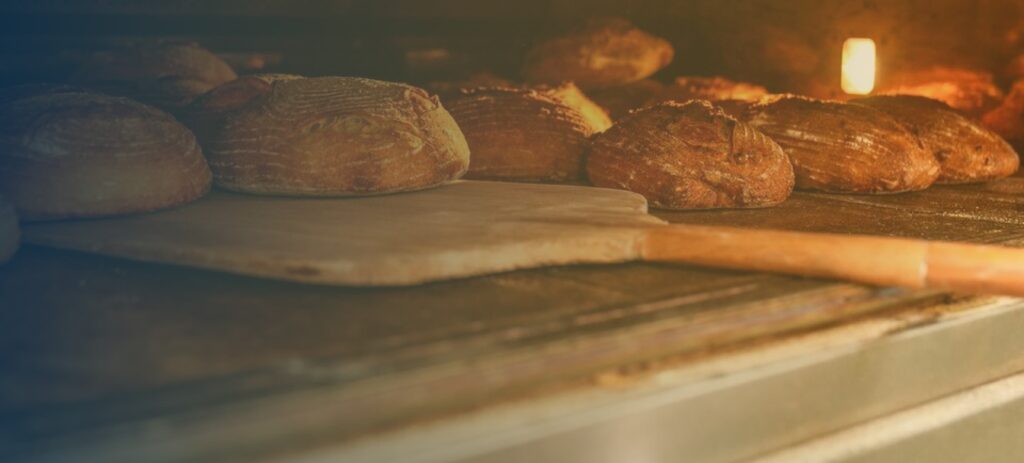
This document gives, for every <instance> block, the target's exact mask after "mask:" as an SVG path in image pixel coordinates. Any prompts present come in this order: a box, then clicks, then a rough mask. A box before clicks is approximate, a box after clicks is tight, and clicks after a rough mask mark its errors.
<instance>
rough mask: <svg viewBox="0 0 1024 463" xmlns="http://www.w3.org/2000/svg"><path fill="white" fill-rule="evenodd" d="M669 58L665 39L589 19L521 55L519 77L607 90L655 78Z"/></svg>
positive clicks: (612, 22) (622, 22)
mask: <svg viewBox="0 0 1024 463" xmlns="http://www.w3.org/2000/svg"><path fill="white" fill-rule="evenodd" d="M672 55H673V49H672V45H671V44H670V43H668V41H666V40H664V39H662V38H659V37H655V36H653V35H651V34H648V33H647V32H644V31H642V30H640V29H637V28H636V27H635V26H633V24H631V23H630V22H629V21H627V20H624V19H618V18H609V19H600V20H591V21H589V22H588V23H587V24H585V25H584V26H583V27H581V28H580V29H577V30H574V31H571V32H569V33H567V34H564V35H561V36H558V37H554V38H551V39H549V40H546V41H543V42H540V43H538V44H537V45H536V46H534V47H533V48H532V49H531V50H530V51H529V53H527V55H526V60H525V62H524V64H523V77H524V78H525V79H526V80H527V81H528V82H531V83H538V84H557V83H559V82H565V81H572V82H575V83H576V84H577V85H579V86H580V87H581V88H584V89H592V88H602V87H611V86H615V85H622V84H627V83H630V82H634V81H637V80H640V79H643V78H645V77H648V76H650V75H651V74H654V73H655V72H657V71H658V70H659V69H661V68H663V67H665V66H667V65H668V64H669V63H670V62H671V61H672Z"/></svg>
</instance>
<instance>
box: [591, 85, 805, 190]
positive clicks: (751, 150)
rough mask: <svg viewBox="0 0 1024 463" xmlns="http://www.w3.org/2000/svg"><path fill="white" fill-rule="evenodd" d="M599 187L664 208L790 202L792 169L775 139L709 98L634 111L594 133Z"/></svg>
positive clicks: (593, 161)
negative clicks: (621, 191) (641, 197)
mask: <svg viewBox="0 0 1024 463" xmlns="http://www.w3.org/2000/svg"><path fill="white" fill-rule="evenodd" d="M587 174H588V176H589V178H590V182H591V183H593V184H594V185H596V186H601V187H609V188H619V189H625V190H630V191H634V192H637V193H640V194H642V195H644V197H646V198H647V200H648V201H649V202H650V204H651V205H653V206H655V207H659V208H664V209H707V208H727V207H764V206H771V205H775V204H778V203H781V202H782V201H785V200H786V198H787V197H789V194H790V193H791V192H792V190H793V168H792V166H791V165H790V163H789V159H788V158H787V157H786V154H785V153H783V151H782V148H780V147H779V145H778V144H776V143H775V142H774V141H772V140H771V139H770V138H768V137H767V136H765V135H764V134H762V133H761V132H759V131H757V130H756V129H754V128H752V127H750V126H749V125H747V124H744V123H742V122H738V121H736V120H735V119H733V118H732V117H729V116H727V115H726V114H725V113H723V112H722V111H721V110H719V109H717V108H714V107H712V106H711V105H710V104H709V103H708V102H706V101H691V102H689V103H686V104H680V103H675V102H667V103H662V104H660V105H656V106H650V107H647V108H644V109H641V110H638V111H635V112H633V113H632V114H630V115H629V116H626V117H625V118H623V119H621V120H620V121H619V122H617V123H616V124H615V125H614V126H612V128H611V129H609V130H608V131H607V132H605V133H602V134H599V135H597V136H596V137H594V143H593V147H592V148H591V150H590V154H589V156H588V158H587Z"/></svg>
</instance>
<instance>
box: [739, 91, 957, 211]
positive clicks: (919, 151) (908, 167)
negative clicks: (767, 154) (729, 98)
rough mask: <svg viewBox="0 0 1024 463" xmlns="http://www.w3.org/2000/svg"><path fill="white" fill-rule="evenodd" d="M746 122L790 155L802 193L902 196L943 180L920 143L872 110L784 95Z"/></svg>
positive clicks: (766, 103) (755, 110)
mask: <svg viewBox="0 0 1024 463" xmlns="http://www.w3.org/2000/svg"><path fill="white" fill-rule="evenodd" d="M747 121H748V122H749V123H750V125H752V126H754V127H756V128H758V129H760V130H761V131H762V132H764V133H765V135H768V136H769V137H771V138H772V139H774V140H775V141H776V142H778V143H779V145H780V146H782V149H783V150H784V151H785V152H786V154H788V155H789V159H790V161H792V163H793V171H794V172H795V173H796V186H797V188H803V189H809V190H820V191H828V192H837V193H900V192H905V191H916V190H923V189H925V188H928V187H929V186H931V184H932V183H934V182H935V180H936V179H937V178H938V176H939V163H938V161H937V160H936V159H935V156H933V155H932V153H931V152H929V151H928V150H926V149H925V148H924V146H923V145H922V144H921V141H920V139H919V138H918V137H917V136H915V135H914V134H913V133H912V132H911V131H910V130H909V129H907V128H906V126H904V125H903V124H902V123H900V122H899V121H897V120H896V119H894V118H893V117H891V116H889V115H888V114H886V113H884V112H882V111H879V110H877V109H874V108H871V107H869V106H865V105H854V104H847V103H838V102H831V101H820V100H813V99H810V98H804V97H798V96H792V95H783V96H778V97H772V98H767V99H765V100H763V101H761V102H759V103H758V104H756V105H754V106H752V107H751V108H750V110H749V112H748V120H747Z"/></svg>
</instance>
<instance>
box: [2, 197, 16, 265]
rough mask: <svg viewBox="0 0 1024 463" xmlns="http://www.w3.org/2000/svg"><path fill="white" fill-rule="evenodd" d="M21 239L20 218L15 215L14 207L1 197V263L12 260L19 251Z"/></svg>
mask: <svg viewBox="0 0 1024 463" xmlns="http://www.w3.org/2000/svg"><path fill="white" fill-rule="evenodd" d="M19 239H20V233H19V231H18V216H17V215H16V214H15V213H14V206H13V205H11V203H9V202H7V200H6V199H5V198H4V197H3V196H0V263H3V262H7V261H8V260H10V258H11V256H13V255H14V253H15V252H16V251H17V250H18V241H19Z"/></svg>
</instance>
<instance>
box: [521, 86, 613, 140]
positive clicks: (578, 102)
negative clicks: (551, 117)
mask: <svg viewBox="0 0 1024 463" xmlns="http://www.w3.org/2000/svg"><path fill="white" fill-rule="evenodd" d="M532 88H533V89H534V90H537V91H538V92H540V93H543V94H545V95H547V96H550V97H551V98H554V99H556V100H558V101H559V102H561V103H562V104H564V105H566V106H568V107H570V108H572V109H575V110H576V111H578V112H579V113H580V115H582V116H583V119H584V120H586V121H587V123H588V124H590V127H591V131H592V132H593V133H600V132H604V131H605V130H608V128H609V127H611V126H612V119H611V118H610V117H608V111H607V110H605V109H604V108H602V107H601V106H599V105H598V104H597V103H595V102H594V100H591V99H590V98H588V97H587V95H585V94H584V93H583V91H582V90H580V88H579V87H577V86H576V84H574V83H572V82H563V83H561V84H560V85H537V86H534V87H532Z"/></svg>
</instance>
